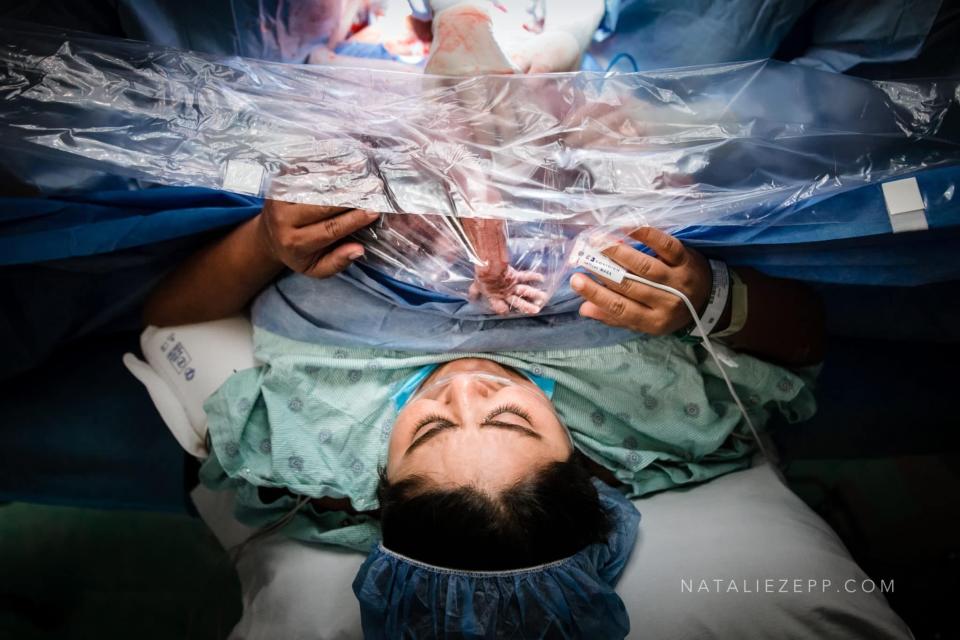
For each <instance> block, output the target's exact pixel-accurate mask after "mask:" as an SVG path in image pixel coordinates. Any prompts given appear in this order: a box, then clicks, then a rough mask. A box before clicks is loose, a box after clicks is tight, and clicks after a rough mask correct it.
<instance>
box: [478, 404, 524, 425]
mask: <svg viewBox="0 0 960 640" xmlns="http://www.w3.org/2000/svg"><path fill="white" fill-rule="evenodd" d="M502 416H514V417H517V418H521V419H522V420H524V421H525V422H526V423H527V424H531V422H530V414H529V413H528V412H527V411H526V409H524V408H523V407H520V406H519V405H515V404H504V405H500V406H499V407H497V408H496V409H494V410H493V411H491V412H490V413H488V414H487V417H485V418H484V419H483V422H481V423H480V425H481V426H484V425H489V426H506V425H509V426H514V427H522V426H523V425H519V424H516V423H515V422H506V421H505V420H500V419H499V418H501V417H502Z"/></svg>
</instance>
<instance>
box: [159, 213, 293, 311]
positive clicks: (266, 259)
mask: <svg viewBox="0 0 960 640" xmlns="http://www.w3.org/2000/svg"><path fill="white" fill-rule="evenodd" d="M282 270H283V263H282V262H280V261H279V260H278V259H277V258H275V257H274V256H273V254H272V253H271V251H270V249H269V247H268V245H267V244H266V243H265V242H264V241H263V238H262V237H261V231H260V216H259V215H258V216H257V217H255V218H253V219H252V220H248V221H247V222H245V223H243V224H242V225H240V226H239V227H237V228H236V229H234V230H233V231H232V232H231V233H230V234H228V235H227V236H225V237H223V238H221V239H219V240H218V241H216V242H214V243H213V244H211V245H209V246H207V247H205V248H204V249H201V250H200V251H199V252H198V253H196V254H194V255H193V256H191V257H190V258H189V259H187V261H186V262H185V263H183V264H182V265H180V267H178V268H177V269H176V270H175V271H173V273H171V274H169V275H168V276H167V277H166V278H164V280H163V281H162V282H161V283H160V284H159V285H158V286H157V288H156V289H154V291H153V293H152V294H151V295H150V297H149V298H148V299H147V302H146V305H145V307H144V313H143V318H144V322H145V323H146V324H152V325H157V326H172V325H180V324H189V323H193V322H205V321H208V320H217V319H219V318H225V317H227V316H231V315H233V314H236V313H239V312H240V311H242V310H243V309H244V308H245V307H246V306H247V304H249V302H250V300H252V299H253V297H254V296H255V295H256V294H257V293H258V292H259V291H260V290H261V289H263V288H264V287H265V286H266V285H267V284H268V283H269V282H270V281H271V280H272V279H273V278H274V277H275V276H276V275H277V274H278V273H280V271H282Z"/></svg>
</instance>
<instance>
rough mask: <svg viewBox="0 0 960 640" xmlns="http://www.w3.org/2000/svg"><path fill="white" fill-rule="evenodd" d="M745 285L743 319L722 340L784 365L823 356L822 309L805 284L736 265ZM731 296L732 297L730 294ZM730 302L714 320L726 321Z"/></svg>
mask: <svg viewBox="0 0 960 640" xmlns="http://www.w3.org/2000/svg"><path fill="white" fill-rule="evenodd" d="M736 272H737V274H738V275H739V276H740V278H741V279H742V280H743V282H744V284H746V286H747V322H746V324H745V325H744V327H743V329H741V330H740V331H739V332H737V333H736V334H734V335H733V336H731V337H730V338H728V339H727V340H726V343H727V344H728V345H730V346H731V347H733V348H734V349H736V350H738V351H743V352H745V353H749V354H752V355H756V356H758V357H761V358H763V359H765V360H770V361H772V362H776V363H779V364H784V365H792V366H803V365H810V364H816V363H818V362H820V361H821V360H822V359H823V339H824V336H823V331H824V326H823V308H822V305H821V303H820V299H819V298H818V296H817V295H816V293H814V292H813V291H812V290H811V289H810V288H809V287H808V286H806V285H804V284H803V283H801V282H797V281H795V280H785V279H781V278H771V277H769V276H766V275H764V274H762V273H760V272H758V271H755V270H753V269H745V268H737V269H736ZM731 298H732V296H731ZM731 303H732V300H731V302H728V304H727V309H726V311H725V312H724V315H723V317H722V318H721V319H720V322H719V323H718V329H722V328H723V327H726V326H728V325H729V323H730V317H731Z"/></svg>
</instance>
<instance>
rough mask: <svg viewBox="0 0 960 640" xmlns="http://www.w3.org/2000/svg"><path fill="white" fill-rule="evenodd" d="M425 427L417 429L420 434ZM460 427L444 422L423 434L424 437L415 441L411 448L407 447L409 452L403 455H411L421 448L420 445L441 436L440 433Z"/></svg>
mask: <svg viewBox="0 0 960 640" xmlns="http://www.w3.org/2000/svg"><path fill="white" fill-rule="evenodd" d="M427 424H429V423H427ZM424 426H426V424H424V425H421V426H420V427H418V428H417V431H418V432H419V431H420V429H421V428H423V427H424ZM459 426H460V425H458V424H454V423H452V422H444V423H440V424H438V425H437V426H436V427H434V428H433V429H431V430H430V431H428V432H426V433H425V434H423V435H422V436H420V437H419V438H417V439H416V440H414V441H413V442H412V443H411V444H410V446H409V447H407V450H406V451H404V452H403V455H407V454H409V453H410V452H412V451H413V450H414V449H416V448H417V447H419V446H420V445H422V444H423V443H424V442H427V441H429V440H431V439H433V438H434V437H436V436H437V435H439V434H440V433H442V432H444V431H446V430H447V429H455V428H457V427H459Z"/></svg>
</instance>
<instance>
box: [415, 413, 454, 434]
mask: <svg viewBox="0 0 960 640" xmlns="http://www.w3.org/2000/svg"><path fill="white" fill-rule="evenodd" d="M433 422H440V423H443V424H451V422H450V420H448V419H447V418H445V417H443V416H441V415H440V414H438V413H431V414H430V415H428V416H426V417H425V418H423V419H422V420H420V422H418V423H417V426H416V427H414V431H419V430H420V429H422V428H423V427H425V426H427V425H429V424H431V423H433Z"/></svg>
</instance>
